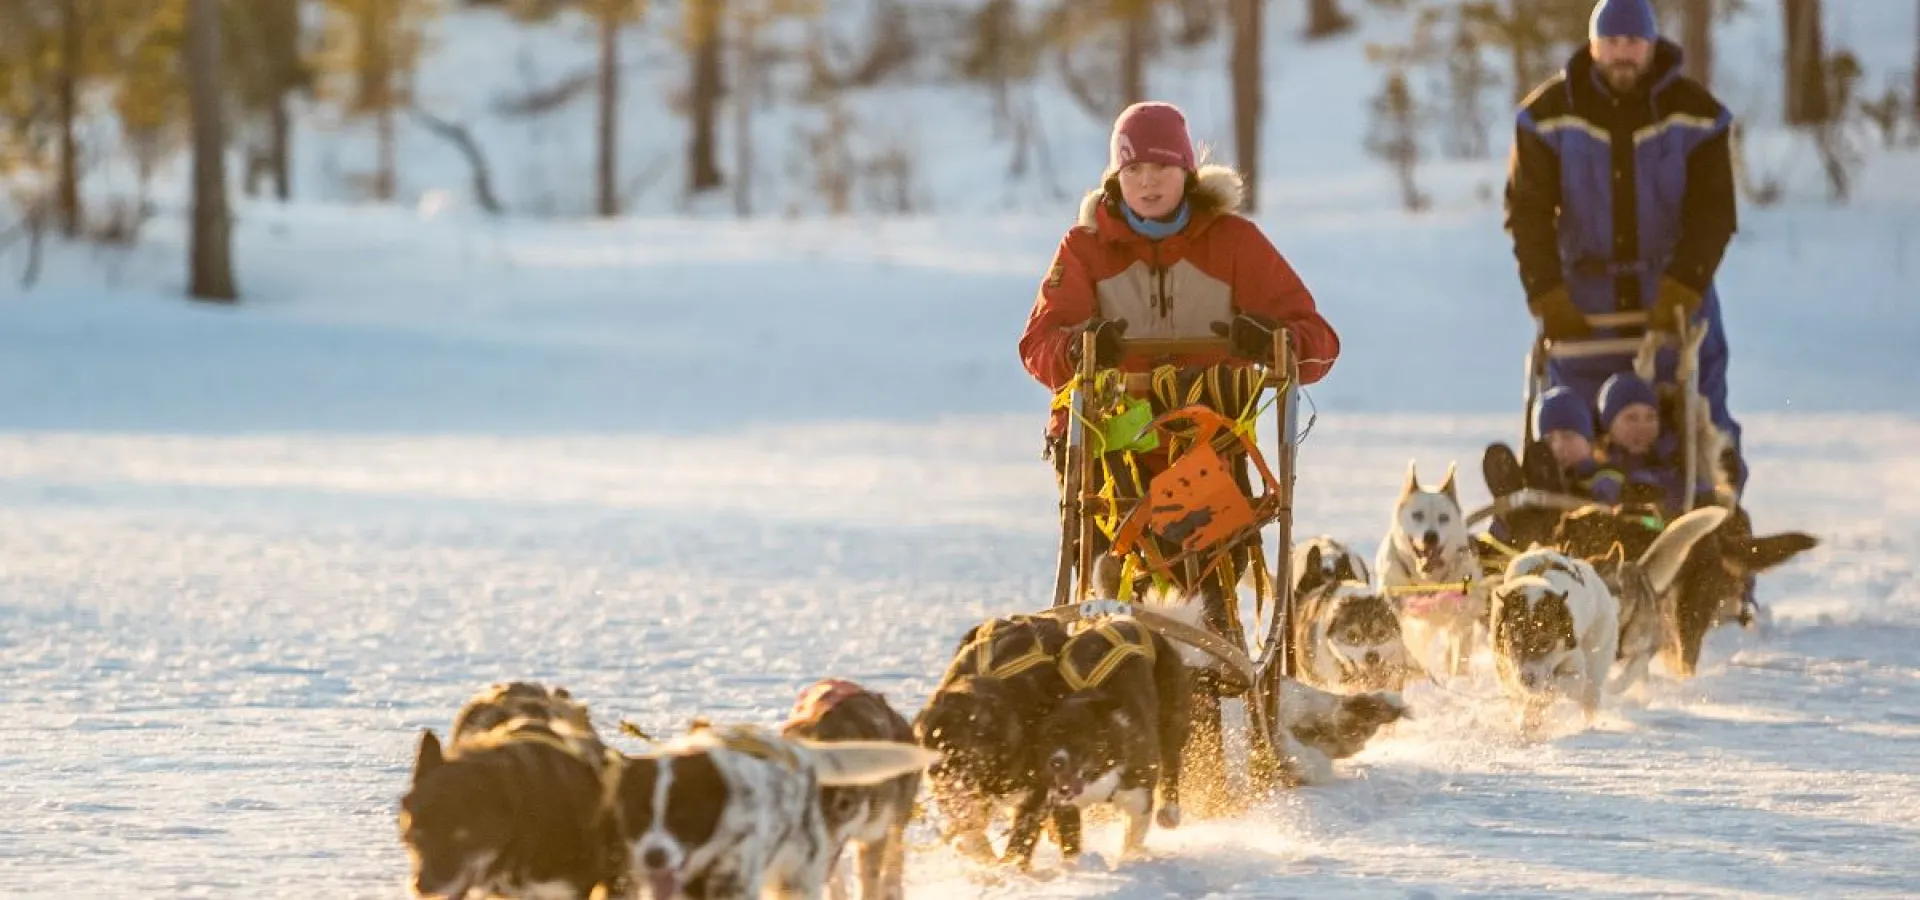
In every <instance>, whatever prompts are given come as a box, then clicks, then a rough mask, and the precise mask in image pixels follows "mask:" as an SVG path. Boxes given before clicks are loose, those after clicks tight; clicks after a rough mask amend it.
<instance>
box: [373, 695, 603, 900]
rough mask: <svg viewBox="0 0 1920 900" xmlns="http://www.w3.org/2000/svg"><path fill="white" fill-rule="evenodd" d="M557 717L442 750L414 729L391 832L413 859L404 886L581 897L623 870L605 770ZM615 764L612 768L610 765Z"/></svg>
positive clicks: (444, 893) (441, 892)
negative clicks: (406, 784) (413, 753)
mask: <svg viewBox="0 0 1920 900" xmlns="http://www.w3.org/2000/svg"><path fill="white" fill-rule="evenodd" d="M566 730H567V729H566V726H564V725H549V724H547V723H542V722H535V721H531V720H526V719H520V720H514V721H512V722H509V723H507V724H504V725H502V726H500V727H499V728H496V729H493V730H491V731H487V732H484V733H482V734H480V735H477V736H475V737H472V738H469V739H466V740H464V741H462V742H461V744H460V750H459V753H458V754H457V755H449V754H447V753H445V752H443V750H442V748H441V746H440V739H439V738H438V737H437V736H436V735H435V734H434V733H433V731H432V729H427V730H425V731H424V732H423V733H422V734H421V737H420V747H419V753H418V755H417V757H416V758H415V760H414V767H413V779H412V783H411V786H410V788H409V790H408V791H407V794H406V797H405V798H404V799H402V800H401V804H400V837H401V840H402V842H403V843H405V844H406V846H407V851H408V853H409V854H410V855H411V856H412V857H413V884H414V891H415V893H416V894H417V895H418V896H422V897H447V898H460V897H465V896H466V895H467V891H468V890H470V889H474V888H478V889H480V890H482V891H486V892H490V893H489V894H488V896H504V897H533V896H539V897H557V896H566V895H565V894H562V893H560V891H563V890H564V891H570V892H571V894H570V895H571V896H573V897H577V898H581V900H585V898H587V897H589V896H591V895H592V894H593V892H594V890H595V889H596V888H599V887H602V886H605V887H606V888H607V890H609V891H612V890H615V889H616V886H617V885H620V884H622V883H623V879H624V878H625V876H626V872H627V860H626V855H625V854H624V852H622V849H621V848H622V847H623V846H624V845H623V844H622V843H621V842H620V839H619V828H618V826H617V823H616V821H615V817H614V816H613V814H612V809H611V806H610V804H609V802H608V795H607V790H606V786H607V780H606V778H605V777H604V776H605V773H606V771H607V769H606V768H605V767H604V764H603V763H602V762H601V761H596V760H589V759H588V758H586V757H585V756H584V755H582V754H581V753H580V752H579V750H578V747H577V745H576V743H575V742H574V741H573V740H572V736H571V735H569V734H567V733H565V732H566ZM614 770H615V771H616V772H617V766H615V767H614Z"/></svg>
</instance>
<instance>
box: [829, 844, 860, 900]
mask: <svg viewBox="0 0 1920 900" xmlns="http://www.w3.org/2000/svg"><path fill="white" fill-rule="evenodd" d="M846 862H847V857H846V854H845V853H844V852H842V853H839V854H835V856H834V858H833V865H832V866H830V867H828V869H827V897H828V898H829V900H851V898H849V896H848V894H847V880H848V879H847V866H846ZM861 862H865V860H864V859H862V860H861ZM861 874H862V875H864V874H866V873H865V872H862V873H861ZM861 896H863V897H864V896H866V894H865V893H864V891H863V893H862V894H861Z"/></svg>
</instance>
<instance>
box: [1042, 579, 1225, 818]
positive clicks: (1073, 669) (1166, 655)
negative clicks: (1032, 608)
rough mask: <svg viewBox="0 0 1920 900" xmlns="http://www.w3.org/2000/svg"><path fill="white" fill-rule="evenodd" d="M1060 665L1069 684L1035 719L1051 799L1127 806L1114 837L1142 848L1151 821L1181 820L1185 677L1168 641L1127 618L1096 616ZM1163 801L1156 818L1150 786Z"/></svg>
mask: <svg viewBox="0 0 1920 900" xmlns="http://www.w3.org/2000/svg"><path fill="white" fill-rule="evenodd" d="M1060 673H1061V675H1062V677H1063V678H1064V679H1065V680H1066V682H1067V686H1068V687H1069V688H1072V689H1073V692H1072V693H1071V694H1068V695H1067V697H1066V699H1064V700H1062V701H1061V702H1060V706H1059V708H1058V709H1056V710H1054V713H1053V715H1052V716H1049V717H1048V718H1047V721H1046V723H1045V724H1044V725H1043V726H1042V727H1041V731H1040V740H1039V744H1040V746H1041V747H1042V748H1043V752H1044V753H1045V758H1046V762H1047V776H1048V781H1049V782H1050V783H1051V785H1052V787H1053V800H1054V802H1055V803H1056V804H1061V805H1071V806H1075V807H1081V808H1084V807H1086V806H1090V805H1092V804H1095V803H1112V804H1114V805H1116V806H1119V807H1120V808H1121V809H1123V810H1124V811H1125V812H1126V814H1127V833H1126V838H1125V842H1124V843H1123V844H1122V845H1121V851H1120V852H1121V855H1122V856H1126V855H1128V854H1131V853H1134V852H1136V851H1138V850H1139V849H1141V847H1142V846H1143V845H1144V842H1145V841H1146V836H1147V829H1148V826H1149V823H1150V822H1152V821H1154V820H1155V818H1157V820H1158V822H1159V824H1160V826H1161V827H1163V828H1173V827H1176V826H1178V825H1179V824H1180V757H1181V754H1182V753H1183V752H1184V751H1185V750H1186V745H1187V736H1188V733H1189V730H1190V728H1191V720H1192V715H1193V713H1192V704H1193V698H1192V697H1191V695H1190V692H1191V691H1192V685H1191V683H1190V682H1189V679H1188V675H1187V668H1186V664H1185V663H1183V662H1182V661H1181V659H1180V656H1179V654H1178V653H1177V652H1176V651H1175V649H1174V647H1173V645H1172V644H1170V643H1168V642H1167V640H1166V639H1165V638H1163V637H1161V636H1160V635H1158V634H1156V633H1154V632H1153V631H1152V630H1151V629H1148V628H1147V627H1146V626H1144V625H1142V624H1140V622H1139V621H1138V620H1136V619H1134V618H1132V617H1131V616H1114V617H1111V618H1106V619H1102V620H1099V621H1098V623H1097V624H1092V625H1091V627H1089V628H1088V630H1086V631H1082V632H1080V633H1079V634H1076V635H1074V637H1073V638H1072V639H1071V640H1069V641H1068V642H1067V646H1066V648H1065V649H1063V650H1062V651H1061V655H1060ZM1156 788H1158V789H1159V791H1160V795H1161V801H1162V802H1161V806H1160V810H1159V813H1158V816H1157V817H1149V815H1148V814H1149V813H1151V812H1153V808H1154V790H1155V789H1156Z"/></svg>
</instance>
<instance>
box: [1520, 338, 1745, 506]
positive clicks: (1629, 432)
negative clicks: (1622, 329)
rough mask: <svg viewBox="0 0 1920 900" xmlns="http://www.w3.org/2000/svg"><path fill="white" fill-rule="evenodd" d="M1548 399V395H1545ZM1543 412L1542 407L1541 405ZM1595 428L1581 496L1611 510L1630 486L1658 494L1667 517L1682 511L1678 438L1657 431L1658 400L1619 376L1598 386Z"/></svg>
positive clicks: (1707, 490) (1633, 379) (1706, 489)
mask: <svg viewBox="0 0 1920 900" xmlns="http://www.w3.org/2000/svg"><path fill="white" fill-rule="evenodd" d="M1549 393H1551V392H1549ZM1543 408H1544V405H1543ZM1600 427H1601V429H1602V431H1603V432H1604V434H1602V436H1601V437H1600V439H1599V441H1597V442H1596V443H1595V446H1594V448H1593V460H1592V462H1593V470H1592V474H1591V475H1590V476H1589V478H1588V480H1587V482H1586V492H1587V493H1589V494H1591V495H1592V497H1593V499H1595V500H1597V501H1599V502H1601V503H1605V504H1607V505H1609V506H1615V505H1618V504H1619V503H1621V501H1622V499H1623V494H1626V493H1628V492H1629V487H1630V486H1632V485H1644V486H1645V487H1644V488H1643V490H1648V491H1657V492H1658V495H1659V497H1660V507H1661V509H1662V510H1663V511H1665V512H1666V514H1668V515H1670V516H1671V515H1679V514H1680V513H1682V512H1685V511H1686V507H1687V489H1688V486H1687V485H1686V484H1685V481H1686V474H1685V470H1686V466H1685V461H1684V460H1683V459H1682V458H1681V453H1682V452H1683V449H1682V446H1681V441H1680V438H1679V436H1678V435H1675V434H1673V433H1672V432H1670V431H1668V430H1666V429H1664V428H1662V427H1661V423H1660V396H1659V394H1658V393H1657V392H1655V391H1654V389H1653V386H1652V385H1649V384H1647V383H1646V382H1645V381H1643V380H1641V379H1640V377H1639V376H1637V375H1635V374H1633V373H1632V372H1621V373H1619V374H1616V375H1614V376H1613V377H1611V378H1608V379H1607V381H1606V383H1605V384H1603V385H1601V386H1600ZM1692 490H1693V491H1694V492H1695V494H1696V495H1699V494H1708V495H1711V494H1712V493H1713V484H1712V482H1711V481H1706V480H1701V481H1697V482H1696V483H1695V484H1694V485H1693V486H1692Z"/></svg>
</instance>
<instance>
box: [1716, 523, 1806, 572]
mask: <svg viewBox="0 0 1920 900" xmlns="http://www.w3.org/2000/svg"><path fill="white" fill-rule="evenodd" d="M1818 546H1820V539H1819V538H1816V537H1814V536H1813V535H1810V534H1807V533H1806V532H1804V531H1783V532H1781V533H1779V534H1770V535H1767V536H1766V537H1762V538H1752V539H1750V540H1746V541H1742V542H1741V546H1740V547H1739V549H1738V552H1737V553H1736V554H1735V555H1734V558H1735V559H1737V560H1739V561H1740V563H1741V564H1742V565H1744V566H1745V567H1746V568H1747V570H1748V571H1750V572H1765V571H1766V570H1768V569H1771V568H1773V567H1775V566H1778V565H1780V564H1782V563H1784V562H1786V561H1787V560H1790V559H1792V558H1794V557H1796V556H1799V555H1800V554H1802V553H1805V552H1807V551H1808V550H1812V549H1813V548H1815V547H1818Z"/></svg>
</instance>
